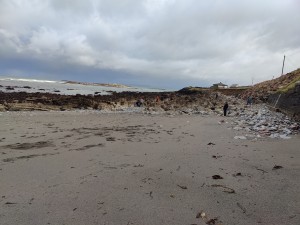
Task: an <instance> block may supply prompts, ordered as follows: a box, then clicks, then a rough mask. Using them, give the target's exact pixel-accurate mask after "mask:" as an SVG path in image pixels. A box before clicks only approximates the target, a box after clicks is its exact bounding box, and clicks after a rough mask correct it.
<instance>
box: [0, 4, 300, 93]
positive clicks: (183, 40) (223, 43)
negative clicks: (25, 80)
mask: <svg viewBox="0 0 300 225" xmlns="http://www.w3.org/2000/svg"><path fill="white" fill-rule="evenodd" d="M299 10H300V1H298V0H285V1H282V0H265V1H260V0H251V1H250V0H245V1H239V0H228V1H222V0H206V1H198V0H185V1H180V0H86V1H81V0H43V1H40V0H0V74H1V75H7V74H12V75H16V76H23V77H30V76H32V77H43V78H47V79H70V80H82V81H95V82H121V83H125V84H134V85H144V86H149V85H150V86H156V87H166V88H172V87H173V88H179V87H182V86H186V85H192V86H205V85H210V84H212V83H214V82H219V81H222V82H225V83H228V84H232V83H239V84H251V82H252V80H253V81H254V82H255V83H256V82H259V81H262V80H265V79H271V78H272V77H273V76H275V77H276V76H279V75H280V73H281V66H282V59H283V55H286V56H287V61H286V68H285V71H286V72H288V71H291V70H294V69H296V68H298V67H300V26H299V24H298V23H299V21H300V14H299Z"/></svg>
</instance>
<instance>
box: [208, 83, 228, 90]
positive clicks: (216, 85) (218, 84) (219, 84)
mask: <svg viewBox="0 0 300 225" xmlns="http://www.w3.org/2000/svg"><path fill="white" fill-rule="evenodd" d="M211 88H213V89H224V88H228V85H227V84H223V83H222V82H220V83H217V84H213V86H211Z"/></svg>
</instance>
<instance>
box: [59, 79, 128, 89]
mask: <svg viewBox="0 0 300 225" xmlns="http://www.w3.org/2000/svg"><path fill="white" fill-rule="evenodd" d="M62 81H63V82H65V83H67V84H81V85H91V86H103V87H115V88H129V87H130V86H127V85H123V84H105V83H90V82H79V81H69V80H62Z"/></svg>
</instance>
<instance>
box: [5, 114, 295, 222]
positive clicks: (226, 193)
mask: <svg viewBox="0 0 300 225" xmlns="http://www.w3.org/2000/svg"><path fill="white" fill-rule="evenodd" d="M223 119H224V117H221V116H200V115H173V116H172V115H146V114H142V113H98V112H96V111H72V112H3V113H1V115H0V182H1V185H0V224H1V225H16V224H26V225H27V224H28V225H33V224H45V225H46V224H57V225H62V224H66V225H67V224H72V225H77V224H78V225H83V224H86V225H89V224H103V225H104V224H105V225H166V224H170V225H171V224H172V225H191V224H197V225H202V224H203V225H205V224H222V225H234V224H241V225H253V224H265V225H282V224H289V225H296V224H300V211H299V209H300V194H299V185H300V179H299V177H300V176H299V175H300V163H299V158H300V151H299V146H300V136H299V135H294V136H292V138H291V139H289V140H283V139H271V138H262V139H258V140H256V139H253V140H239V139H234V137H235V136H236V135H242V134H241V133H240V131H237V130H233V129H228V128H229V124H230V122H231V120H232V118H230V117H226V118H225V119H224V120H225V121H224V123H221V124H220V123H219V121H221V120H223Z"/></svg>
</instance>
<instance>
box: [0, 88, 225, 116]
mask: <svg viewBox="0 0 300 225" xmlns="http://www.w3.org/2000/svg"><path fill="white" fill-rule="evenodd" d="M138 99H143V100H144V103H143V108H144V109H146V110H157V111H172V110H173V111H174V110H175V111H186V109H187V108H188V109H189V110H190V109H191V110H192V111H201V110H204V109H208V110H211V109H213V108H215V107H216V105H217V103H218V101H215V99H214V97H213V95H212V94H211V92H209V91H206V92H197V93H194V94H187V93H181V92H157V93H154V92H153V93H134V92H122V93H112V94H111V95H103V96H102V95H75V96H70V95H59V94H50V93H27V92H13V93H4V92H0V110H10V111H16V110H22V109H23V110H72V109H95V110H111V111H113V110H122V109H124V108H128V107H134V106H135V103H136V102H137V100H138ZM219 102H220V104H223V103H222V102H221V100H219Z"/></svg>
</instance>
